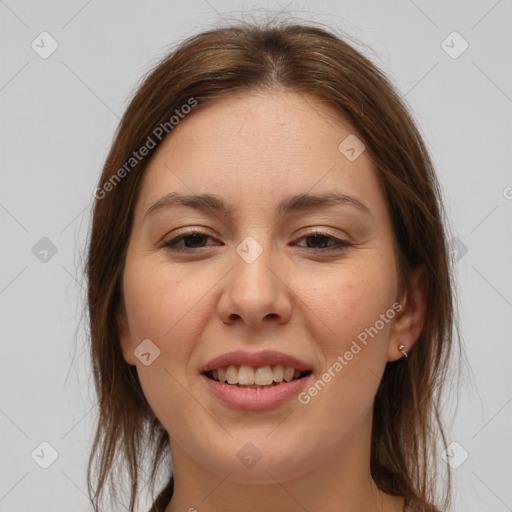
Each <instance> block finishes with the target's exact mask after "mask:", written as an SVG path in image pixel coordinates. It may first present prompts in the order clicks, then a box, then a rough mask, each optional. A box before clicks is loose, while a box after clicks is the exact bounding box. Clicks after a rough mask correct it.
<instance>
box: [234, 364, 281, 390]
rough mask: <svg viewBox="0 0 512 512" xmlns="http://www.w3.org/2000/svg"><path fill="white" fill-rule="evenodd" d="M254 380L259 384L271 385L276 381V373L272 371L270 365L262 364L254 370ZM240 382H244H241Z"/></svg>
mask: <svg viewBox="0 0 512 512" xmlns="http://www.w3.org/2000/svg"><path fill="white" fill-rule="evenodd" d="M254 382H255V384H258V386H269V385H270V384H272V382H274V374H273V373H272V368H270V366H268V365H267V366H262V367H261V368H258V369H257V370H256V371H255V372H254ZM240 384H242V383H241V382H240Z"/></svg>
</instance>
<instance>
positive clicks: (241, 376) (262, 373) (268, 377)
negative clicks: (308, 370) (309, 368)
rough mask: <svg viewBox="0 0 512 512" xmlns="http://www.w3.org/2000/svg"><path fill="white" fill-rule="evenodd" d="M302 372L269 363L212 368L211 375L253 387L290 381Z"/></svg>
mask: <svg viewBox="0 0 512 512" xmlns="http://www.w3.org/2000/svg"><path fill="white" fill-rule="evenodd" d="M303 374H304V372H300V371H299V370H296V369H295V368H291V367H286V368H285V367H283V365H281V364H277V365H275V366H273V367H271V366H270V365H266V366H261V367H259V368H253V367H252V366H246V365H241V366H240V367H237V366H235V365H229V366H228V367H224V368H217V369H216V370H213V371H212V373H211V375H212V377H213V379H214V380H217V381H219V382H227V383H228V384H231V385H240V386H249V387H252V388H255V389H259V388H260V387H267V386H272V385H273V383H274V382H275V383H280V382H283V380H284V381H286V382H290V381H291V380H293V379H297V378H299V377H301V376H302V375H303Z"/></svg>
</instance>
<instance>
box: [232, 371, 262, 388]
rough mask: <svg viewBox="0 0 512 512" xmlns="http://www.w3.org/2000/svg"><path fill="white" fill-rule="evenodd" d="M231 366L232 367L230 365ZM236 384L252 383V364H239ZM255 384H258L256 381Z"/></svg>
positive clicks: (246, 384)
mask: <svg viewBox="0 0 512 512" xmlns="http://www.w3.org/2000/svg"><path fill="white" fill-rule="evenodd" d="M231 368H234V367H233V366H231ZM238 384H242V385H244V386H252V385H253V384H254V369H253V368H252V366H240V369H239V370H238ZM256 384H259V382H257V383H256Z"/></svg>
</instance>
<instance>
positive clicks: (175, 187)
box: [140, 91, 383, 211]
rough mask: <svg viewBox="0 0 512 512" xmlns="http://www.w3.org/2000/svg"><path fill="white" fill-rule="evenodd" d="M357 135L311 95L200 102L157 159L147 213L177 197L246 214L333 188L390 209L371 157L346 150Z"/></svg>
mask: <svg viewBox="0 0 512 512" xmlns="http://www.w3.org/2000/svg"><path fill="white" fill-rule="evenodd" d="M354 136H356V137H357V138H358V139H362V137H361V136H360V135H359V134H357V133H356V131H355V129H354V128H353V127H352V126H351V124H350V123H349V122H347V121H346V120H345V119H344V118H342V117H341V115H340V114H339V113H338V112H337V111H336V110H335V109H334V107H332V106H330V105H327V104H326V103H325V102H323V101H321V100H319V99H318V98H317V97H315V96H313V95H310V94H305V93H301V94H298V93H294V92H283V91H280V92H272V93H256V92H253V93H249V94H247V93H244V94H237V95H233V96H229V97H225V98H222V99H220V100H215V101H213V102H211V103H209V104H207V105H203V106H201V104H199V105H198V107H196V110H195V111H193V114H190V115H189V116H188V117H185V118H184V119H182V120H181V121H180V123H179V124H178V125H177V126H176V127H175V128H174V129H173V131H172V132H171V133H170V134H169V135H168V136H167V137H166V138H165V139H164V141H163V142H162V143H161V145H160V146H159V148H158V150H157V151H156V153H155V154H154V155H153V157H152V159H151V161H150V163H149V165H148V167H147V169H146V171H145V175H144V178H143V182H142V191H141V195H140V199H141V200H140V209H143V211H146V209H147V208H148V207H149V206H150V205H151V204H153V203H154V202H155V201H156V200H157V199H159V198H160V197H161V196H162V195H164V194H165V193H168V192H172V191H179V192H182V193H184V194H191V193H194V194H201V193H215V194H218V195H224V196H226V197H228V198H229V202H230V204H231V203H233V202H238V203H240V206H241V207H242V208H243V205H244V204H247V201H252V202H254V201H256V202H258V201H259V202H266V201H270V202H275V201H276V200H279V198H281V197H283V196H285V195H286V196H287V195H290V194H301V193H305V192H308V191H311V192H315V193H324V192H329V191H333V190H334V189H336V191H338V192H342V193H346V194H350V195H354V196H358V197H365V198H367V200H369V201H370V202H372V201H373V202H374V203H378V202H379V201H380V202H381V203H383V197H382V191H381V190H380V186H379V183H378V180H377V179H376V175H375V172H374V169H373V165H372V162H371V159H370V157H369V155H368V154H367V152H365V151H363V152H362V153H361V154H360V156H358V157H357V158H356V159H355V160H353V161H351V160H349V159H348V158H347V157H346V155H345V154H344V153H343V152H341V151H340V149H339V147H340V144H342V143H343V141H345V140H346V139H347V137H349V140H352V139H351V138H350V137H354ZM375 206H377V207H379V205H378V204H375V205H374V207H375ZM382 206H383V204H380V207H382Z"/></svg>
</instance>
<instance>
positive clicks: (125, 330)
mask: <svg viewBox="0 0 512 512" xmlns="http://www.w3.org/2000/svg"><path fill="white" fill-rule="evenodd" d="M116 323H117V332H118V336H119V342H120V344H121V350H122V352H123V357H124V360H125V361H126V362H127V363H128V364H130V365H133V366H135V354H134V352H133V345H132V336H131V333H130V326H129V325H128V317H127V314H126V309H125V307H124V306H121V307H120V311H119V313H118V314H117V316H116Z"/></svg>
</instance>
